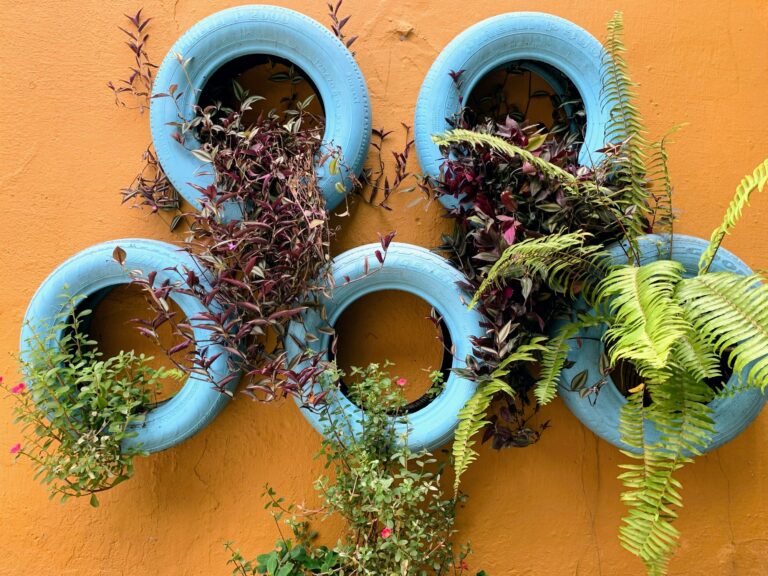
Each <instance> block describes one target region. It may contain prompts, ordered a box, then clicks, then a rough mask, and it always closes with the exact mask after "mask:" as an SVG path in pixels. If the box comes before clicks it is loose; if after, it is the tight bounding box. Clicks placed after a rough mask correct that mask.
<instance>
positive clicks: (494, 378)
mask: <svg viewBox="0 0 768 576" xmlns="http://www.w3.org/2000/svg"><path fill="white" fill-rule="evenodd" d="M544 341H546V338H545V337H543V336H538V337H535V338H532V339H531V341H530V342H529V343H528V344H524V345H522V346H520V347H519V348H518V349H517V350H515V351H514V352H513V353H512V354H510V355H509V356H507V358H506V359H505V360H504V361H503V362H502V363H501V364H499V366H498V367H497V368H496V370H494V371H493V373H492V374H490V375H489V376H487V377H486V378H484V379H482V380H480V381H478V382H477V388H476V389H475V393H474V394H473V395H472V397H471V398H470V399H469V400H468V401H467V403H466V404H465V405H464V407H463V408H462V409H461V410H460V411H459V425H458V426H457V427H456V433H455V434H454V439H453V468H454V470H455V471H456V478H455V480H454V482H453V489H454V490H455V491H456V492H458V490H459V484H460V482H461V475H462V474H464V472H466V470H467V468H469V465H470V464H472V462H474V461H475V460H476V459H477V450H475V448H474V446H475V444H476V441H475V440H474V439H473V437H474V435H475V434H477V433H478V432H479V431H480V430H482V429H483V427H484V426H485V425H486V424H488V420H486V419H485V416H486V412H487V411H488V407H489V406H490V405H491V400H492V399H493V396H494V395H495V394H497V393H499V392H503V393H505V394H508V395H510V396H513V395H514V391H513V390H512V388H511V387H510V386H509V384H507V383H506V382H505V381H504V377H505V376H506V375H507V374H508V373H509V368H508V366H509V365H510V364H512V363H515V362H533V361H535V360H536V356H535V354H536V353H538V352H542V351H543V350H544V346H543V345H542V343H543V342H544Z"/></svg>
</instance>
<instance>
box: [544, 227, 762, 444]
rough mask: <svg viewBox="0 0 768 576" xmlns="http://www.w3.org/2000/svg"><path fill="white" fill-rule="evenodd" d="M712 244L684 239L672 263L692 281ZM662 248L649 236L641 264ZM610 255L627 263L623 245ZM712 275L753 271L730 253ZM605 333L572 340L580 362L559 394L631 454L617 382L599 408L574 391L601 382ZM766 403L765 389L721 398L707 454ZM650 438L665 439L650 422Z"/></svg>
mask: <svg viewBox="0 0 768 576" xmlns="http://www.w3.org/2000/svg"><path fill="white" fill-rule="evenodd" d="M708 244H709V242H707V241H706V240H702V239H701V238H694V237H692V236H684V235H681V234H676V235H675V236H674V241H673V251H672V259H673V260H677V261H678V262H680V263H681V264H683V266H685V271H686V276H687V277H691V276H694V275H695V274H696V273H697V271H698V267H699V257H700V256H701V254H702V252H704V250H705V249H706V248H707V245H708ZM660 246H662V247H663V246H664V239H663V238H662V237H661V236H657V235H649V236H644V237H642V238H640V239H639V247H640V251H641V262H642V263H643V264H647V263H648V262H653V261H655V260H658V259H659V258H660V256H659V247H660ZM662 249H663V248H662ZM610 253H611V255H612V256H613V258H614V262H615V263H616V264H626V263H627V257H626V255H625V251H624V249H623V248H622V246H621V245H620V244H615V245H613V246H612V247H611V248H610ZM663 257H666V256H663ZM710 271H711V272H733V273H735V274H743V275H748V274H751V273H752V270H750V268H749V267H748V266H747V265H746V264H745V263H744V262H742V261H741V260H740V259H739V258H738V257H737V256H735V255H734V254H732V253H731V252H729V251H727V250H726V249H724V248H720V249H719V250H718V251H717V256H716V257H715V260H714V262H713V263H712V267H711V268H710ZM604 333H605V327H598V328H590V329H588V330H583V331H582V332H580V333H579V334H578V336H577V338H580V339H581V340H580V341H581V347H578V346H577V345H576V341H575V339H574V340H572V341H571V351H570V353H569V354H568V359H569V360H572V361H574V362H575V364H574V365H573V366H572V367H570V368H567V369H565V370H563V373H562V378H561V380H560V387H559V393H560V396H561V397H562V399H563V401H564V402H565V404H566V405H567V406H568V408H569V409H570V410H571V412H573V413H574V415H575V416H576V417H577V418H578V419H579V420H581V422H582V423H583V424H584V425H585V426H586V427H587V428H589V429H590V430H592V432H594V433H595V434H597V435H598V436H600V437H601V438H602V439H603V440H605V441H607V442H610V443H611V444H613V445H614V446H618V447H620V448H623V449H625V450H628V449H629V448H628V447H627V446H626V445H625V444H624V443H622V442H621V439H620V435H619V412H620V410H621V407H622V406H623V405H624V404H625V403H626V399H625V398H624V396H623V395H622V394H621V392H619V389H618V388H617V387H616V385H615V384H614V382H613V380H611V377H610V376H608V377H607V380H608V381H607V382H606V383H605V384H604V385H603V387H602V388H601V390H600V393H599V394H598V396H597V399H596V402H594V405H592V404H591V403H590V401H589V400H588V399H587V398H580V397H579V393H578V392H574V391H572V390H571V389H570V382H571V380H572V379H573V378H574V376H576V375H577V374H578V373H580V372H581V371H583V370H587V371H588V376H587V385H591V384H592V383H594V382H596V381H597V380H599V378H600V372H599V362H600V354H601V352H602V350H603V343H602V342H601V338H602V337H603V334H604ZM748 370H749V367H747V368H746V369H745V371H744V373H743V376H746V372H747V371H748ZM737 385H738V377H737V376H736V375H734V376H732V377H731V379H730V380H729V381H728V383H727V384H726V387H727V388H734V387H736V386H737ZM593 400H594V398H593ZM765 401H766V396H765V395H764V394H763V393H762V392H761V391H760V390H749V391H746V392H740V393H738V394H735V395H733V396H731V397H726V398H715V399H714V400H713V401H712V402H711V403H710V406H711V408H712V410H713V418H714V420H715V434H714V435H713V436H712V439H711V442H710V443H709V445H708V446H706V448H705V450H704V451H705V452H708V451H710V450H713V449H715V448H717V447H719V446H722V445H723V444H725V443H726V442H728V441H729V440H732V439H733V438H735V437H736V436H738V435H739V434H740V433H741V432H742V431H743V430H744V429H745V428H746V427H747V426H749V424H750V423H751V422H752V420H754V419H755V418H756V417H757V415H758V414H759V413H760V411H761V410H762V408H763V405H764V404H765ZM645 437H646V442H647V443H652V442H657V441H658V440H659V432H658V430H657V429H656V427H655V426H654V425H653V423H652V422H646V428H645Z"/></svg>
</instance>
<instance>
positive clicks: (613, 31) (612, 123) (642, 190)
mask: <svg viewBox="0 0 768 576" xmlns="http://www.w3.org/2000/svg"><path fill="white" fill-rule="evenodd" d="M623 36H624V18H623V16H622V13H621V12H615V13H614V15H613V18H611V20H610V21H609V22H608V34H607V38H606V41H605V57H604V58H603V93H602V104H603V106H604V107H605V108H608V110H609V120H608V126H607V128H606V134H605V139H606V141H607V142H612V143H614V144H621V151H620V153H619V156H618V157H614V158H612V159H611V165H612V166H613V167H615V177H616V180H617V183H618V184H619V185H620V187H621V188H622V190H623V193H624V194H623V195H624V201H625V203H626V204H627V207H628V208H631V209H633V210H634V213H633V215H632V219H631V222H630V225H631V228H632V230H631V232H632V234H633V235H635V236H637V235H640V234H642V233H643V231H644V230H645V229H646V228H647V224H648V219H649V216H650V210H649V208H648V201H649V191H648V185H647V182H646V174H647V172H648V170H647V169H646V157H647V153H646V150H647V149H648V143H647V141H646V139H645V136H644V134H645V127H644V124H643V119H642V116H641V115H640V111H639V110H638V109H637V107H636V106H635V100H636V95H635V92H634V88H635V87H636V86H637V85H636V84H635V83H634V82H632V80H630V78H629V70H628V66H627V62H626V60H625V59H624V53H625V52H626V47H625V46H624V41H623Z"/></svg>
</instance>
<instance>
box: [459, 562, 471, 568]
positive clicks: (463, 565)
mask: <svg viewBox="0 0 768 576" xmlns="http://www.w3.org/2000/svg"><path fill="white" fill-rule="evenodd" d="M459 568H461V569H462V570H469V564H467V562H466V560H462V561H461V562H459Z"/></svg>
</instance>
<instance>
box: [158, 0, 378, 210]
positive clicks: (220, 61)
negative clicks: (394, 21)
mask: <svg viewBox="0 0 768 576" xmlns="http://www.w3.org/2000/svg"><path fill="white" fill-rule="evenodd" d="M177 54H180V55H181V56H182V57H183V58H184V59H189V58H191V60H190V61H189V62H188V63H187V65H186V73H185V71H184V69H182V66H181V64H180V63H179V61H178V58H177V56H176V55H177ZM249 54H265V55H270V56H277V57H280V58H284V59H286V60H289V61H290V62H292V63H293V64H295V65H296V66H298V67H300V68H301V69H302V70H304V71H305V72H306V73H307V75H308V76H309V77H310V78H311V80H312V82H313V83H314V85H315V86H316V87H317V91H318V95H319V96H320V98H321V99H322V102H323V107H324V110H325V134H324V136H323V141H324V143H325V147H327V148H329V149H330V148H331V147H333V148H335V147H339V148H340V149H341V151H342V155H343V156H342V160H341V161H340V162H339V167H340V168H341V166H342V165H343V166H344V167H345V168H344V169H342V170H341V172H340V173H339V174H336V175H332V174H330V173H329V171H328V166H327V164H328V162H329V161H330V158H328V159H326V161H325V163H324V164H323V165H319V166H316V168H317V171H318V176H319V179H320V187H321V188H322V191H323V195H324V196H325V199H326V205H327V209H328V210H329V211H330V210H332V209H333V208H335V207H336V206H338V204H339V203H340V202H341V201H342V200H343V199H344V195H343V194H341V193H339V192H338V191H337V190H336V183H337V182H341V183H342V184H344V186H345V188H346V189H347V190H349V189H350V188H351V186H350V183H349V174H348V172H347V170H346V167H348V168H349V170H351V171H352V172H354V173H355V174H359V173H360V171H361V170H362V168H363V162H364V161H365V157H366V155H367V153H368V145H369V143H370V139H371V105H370V101H369V99H368V89H367V88H366V85H365V80H364V78H363V74H362V72H360V68H359V67H358V66H357V63H356V62H355V60H354V58H353V57H352V54H351V53H350V52H349V50H347V48H346V47H345V46H344V44H342V43H341V41H339V40H338V39H337V38H336V37H335V36H334V35H333V34H331V32H330V31H328V30H327V29H326V28H325V27H324V26H322V25H321V24H320V23H319V22H316V21H315V20H312V19H311V18H309V17H307V16H304V15H303V14H300V13H298V12H294V11H293V10H288V9H286V8H280V7H277V6H262V5H259V6H255V5H254V6H238V7H235V8H230V9H227V10H222V11H221V12H217V13H215V14H213V15H211V16H208V17H207V18H205V19H203V20H201V21H200V22H198V23H197V24H195V25H194V26H193V27H192V28H190V29H189V30H187V32H186V33H185V34H184V35H183V36H182V37H181V38H179V40H177V41H176V43H175V44H174V45H173V47H172V48H171V49H170V50H169V51H168V54H167V55H166V57H165V59H164V60H163V62H162V64H161V66H160V69H159V70H158V73H157V77H156V78H155V83H154V88H153V92H154V93H162V92H167V91H168V88H169V87H170V86H171V85H172V84H176V85H178V87H179V88H178V90H179V91H183V92H184V94H183V95H182V97H181V98H180V99H179V100H178V105H179V107H180V109H181V113H182V114H183V115H184V117H185V118H191V117H192V116H193V107H194V106H195V104H197V99H198V97H199V95H200V91H201V90H202V89H203V87H204V86H205V83H206V81H207V80H208V79H209V78H210V77H211V76H212V75H213V73H214V72H216V70H218V69H219V68H220V67H221V66H222V65H224V64H226V63H227V62H231V61H232V60H234V59H235V58H239V57H241V56H246V55H249ZM187 76H188V77H189V79H190V81H191V86H188V80H187ZM178 114H179V112H178V111H177V109H176V105H175V104H174V102H173V100H172V99H171V98H155V99H154V100H152V105H151V109H150V126H151V129H152V142H153V143H154V146H155V150H156V151H157V157H158V160H159V161H160V164H161V165H162V167H163V170H164V171H165V173H166V174H167V175H168V178H169V180H170V181H171V184H173V186H174V188H176V190H178V191H179V193H180V194H181V195H182V196H183V197H184V199H186V200H187V202H189V203H190V204H191V205H192V206H194V207H195V208H199V206H200V204H199V201H198V199H199V197H200V193H199V192H198V191H197V190H195V189H194V188H193V187H192V185H191V184H196V185H198V186H202V187H208V186H210V185H211V184H213V182H214V176H213V172H212V169H211V168H210V165H209V164H206V163H204V162H201V161H200V160H198V159H196V158H195V157H194V156H193V155H192V153H191V152H190V150H191V149H195V148H198V147H199V143H198V142H197V141H196V140H195V139H194V138H193V137H192V135H190V134H188V135H187V136H186V145H185V146H181V145H180V144H179V143H178V142H177V141H176V140H174V139H173V138H172V135H173V133H174V131H175V130H176V128H175V127H173V126H169V125H168V123H169V122H178V121H179V116H178ZM321 152H322V151H321Z"/></svg>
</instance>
